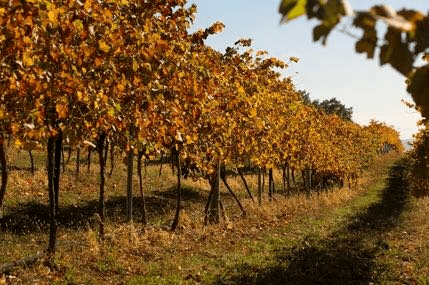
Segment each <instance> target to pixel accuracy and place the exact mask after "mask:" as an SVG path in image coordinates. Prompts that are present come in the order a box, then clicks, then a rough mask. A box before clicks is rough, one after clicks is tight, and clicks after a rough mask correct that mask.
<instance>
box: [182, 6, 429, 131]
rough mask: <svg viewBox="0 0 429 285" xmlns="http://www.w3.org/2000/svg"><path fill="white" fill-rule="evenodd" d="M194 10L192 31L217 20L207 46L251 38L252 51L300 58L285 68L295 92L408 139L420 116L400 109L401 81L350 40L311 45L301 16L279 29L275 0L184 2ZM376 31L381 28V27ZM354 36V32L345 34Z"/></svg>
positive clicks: (334, 36)
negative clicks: (219, 26) (334, 101)
mask: <svg viewBox="0 0 429 285" xmlns="http://www.w3.org/2000/svg"><path fill="white" fill-rule="evenodd" d="M349 1H350V4H351V5H352V7H353V8H354V9H355V10H359V9H365V8H368V7H370V6H372V5H376V4H378V3H387V4H389V5H391V6H392V7H394V8H396V9H398V8H404V7H407V8H414V9H418V10H421V11H424V12H427V11H428V10H429V1H427V0H409V1H398V0H385V1H370V0H366V1H358V0H349ZM189 3H195V4H197V6H198V13H197V19H196V21H195V23H194V28H203V27H204V28H205V27H208V26H210V24H211V23H214V22H216V21H221V22H223V23H224V24H225V26H226V27H225V30H224V31H223V32H222V33H221V34H218V35H215V36H212V37H211V38H210V39H209V40H208V41H207V43H208V44H209V45H211V46H213V47H214V48H216V49H217V50H220V51H224V50H225V48H226V47H227V46H231V45H233V44H234V42H235V41H236V40H237V39H239V38H251V39H253V43H254V45H253V48H254V49H255V50H266V51H268V52H269V54H270V55H272V56H275V57H278V58H281V59H284V60H286V61H287V60H288V59H289V57H290V56H296V57H298V58H300V61H299V62H298V63H296V64H295V63H294V64H291V65H290V67H289V68H288V69H287V70H286V72H285V75H286V76H292V78H293V79H294V82H295V84H296V86H297V88H298V89H305V90H307V91H308V92H310V95H311V98H313V99H328V98H332V97H336V98H338V99H339V100H340V101H342V102H343V103H344V104H345V105H346V106H348V107H353V113H354V114H353V119H354V121H356V122H358V123H360V124H367V123H368V122H369V120H370V119H376V120H378V121H383V122H386V123H387V124H388V125H392V126H394V127H395V128H396V129H397V130H398V131H399V132H400V135H401V138H411V136H412V134H413V133H415V132H417V126H416V122H417V121H418V120H419V118H420V116H419V114H418V113H416V112H415V111H413V110H411V109H409V108H408V107H406V106H405V105H404V104H403V103H402V102H401V99H405V100H408V101H411V97H410V96H409V95H408V93H407V92H406V90H405V88H406V86H405V78H404V77H403V76H402V75H400V74H399V73H398V72H396V71H395V70H393V69H392V68H391V67H390V66H383V67H380V66H379V64H378V60H377V59H376V60H367V59H366V57H365V55H362V54H356V53H355V51H354V43H355V41H356V40H354V39H352V38H350V37H349V36H346V35H344V34H342V33H340V32H338V31H335V32H333V33H331V35H330V36H329V38H328V44H327V46H322V45H321V44H320V43H314V42H313V41H312V28H313V27H314V26H315V24H316V22H309V21H307V20H306V18H304V17H301V18H300V19H297V20H294V21H292V22H290V23H288V24H282V25H279V21H280V18H281V17H280V15H279V14H278V12H277V9H278V5H279V3H280V0H189ZM381 28H382V27H381ZM351 31H352V32H353V33H354V34H357V35H360V32H359V31H358V30H351Z"/></svg>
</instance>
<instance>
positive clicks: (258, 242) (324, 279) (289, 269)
mask: <svg viewBox="0 0 429 285" xmlns="http://www.w3.org/2000/svg"><path fill="white" fill-rule="evenodd" d="M389 166H390V167H389ZM408 167H409V165H408V161H407V160H405V159H401V160H398V161H396V162H395V163H394V164H393V165H388V166H386V165H384V167H381V168H378V169H375V172H374V173H373V174H372V178H373V180H372V182H371V183H372V185H371V187H369V189H368V191H367V192H366V193H365V194H364V195H361V196H358V197H357V198H354V199H352V200H351V201H348V202H346V203H345V204H343V205H342V206H340V207H337V208H330V209H325V210H322V211H319V212H317V213H311V214H309V215H305V214H304V215H298V216H297V217H296V218H293V219H292V220H291V221H290V222H289V223H288V224H287V225H286V226H280V227H273V228H269V229H266V230H265V231H263V232H260V234H259V235H254V236H251V237H249V238H243V239H241V240H240V241H239V242H238V243H236V244H235V246H234V247H231V246H222V245H221V246H217V247H216V246H214V247H212V248H211V249H210V253H207V254H203V253H201V252H200V253H198V252H196V253H195V255H194V256H192V260H193V261H192V262H194V264H193V265H189V264H188V265H187V268H188V269H189V268H191V267H192V266H193V267H192V269H191V270H190V272H191V273H189V274H188V275H186V276H185V277H184V275H183V274H182V275H180V273H177V272H176V273H173V274H172V275H169V276H165V275H163V274H162V273H160V272H156V271H155V272H153V273H154V274H153V275H152V274H150V275H147V276H145V277H135V278H132V279H131V281H130V284H140V283H143V282H154V283H170V282H171V283H204V284H206V283H212V284H371V283H373V284H380V283H383V284H384V283H389V284H417V283H421V284H429V283H425V282H426V281H428V282H429V279H425V276H424V275H422V276H418V274H419V272H418V271H416V272H414V275H413V274H405V275H404V274H403V265H404V263H403V258H402V259H401V258H400V256H399V255H400V252H398V250H397V247H396V246H394V245H393V244H392V240H395V239H396V240H398V237H399V239H401V238H403V233H404V232H405V230H408V231H413V230H412V229H411V228H412V227H413V225H409V224H408V223H407V221H408V219H409V218H410V215H411V216H412V213H413V212H412V211H411V209H412V207H414V206H416V205H417V204H416V203H417V202H416V200H413V198H410V196H409V190H408V183H407V180H406V173H407V171H406V170H407V168H408ZM423 222H424V221H423ZM424 223H425V222H424ZM425 224H426V223H425ZM414 226H415V225H414ZM406 238H407V239H406V240H402V241H400V242H399V243H404V242H408V241H409V240H410V239H412V237H411V236H410V235H409V236H408V237H406ZM421 246H423V245H421ZM426 246H427V245H426ZM205 252H207V250H206V251H205ZM398 254H399V255H398ZM411 255H412V256H413V257H406V258H405V259H410V258H414V259H415V260H420V261H421V260H422V259H425V258H426V256H425V255H424V254H422V252H417V253H411ZM185 260H188V262H187V261H185ZM178 262H179V263H181V264H186V263H189V256H187V257H185V258H184V259H181V260H179V261H178ZM422 268H423V273H420V274H425V271H424V270H426V269H427V267H426V269H425V268H424V266H423V267H422ZM164 273H165V272H164ZM157 274H160V275H157ZM176 274H177V275H176ZM416 274H417V275H416ZM157 279H158V280H159V282H158V281H157Z"/></svg>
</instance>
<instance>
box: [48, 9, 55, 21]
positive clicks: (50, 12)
mask: <svg viewBox="0 0 429 285" xmlns="http://www.w3.org/2000/svg"><path fill="white" fill-rule="evenodd" d="M48 18H49V21H51V22H52V23H55V22H56V21H57V14H56V13H55V11H54V10H51V11H49V12H48Z"/></svg>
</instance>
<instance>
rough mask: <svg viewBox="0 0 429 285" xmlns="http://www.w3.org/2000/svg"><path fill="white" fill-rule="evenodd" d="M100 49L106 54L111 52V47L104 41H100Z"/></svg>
mask: <svg viewBox="0 0 429 285" xmlns="http://www.w3.org/2000/svg"><path fill="white" fill-rule="evenodd" d="M98 47H99V48H100V49H101V50H102V51H104V52H109V50H110V47H109V46H108V45H107V44H106V42H105V41H103V40H99V41H98Z"/></svg>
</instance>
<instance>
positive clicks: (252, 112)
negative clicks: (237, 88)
mask: <svg viewBox="0 0 429 285" xmlns="http://www.w3.org/2000/svg"><path fill="white" fill-rule="evenodd" d="M257 113H258V112H257V111H256V109H255V108H252V109H250V113H249V114H250V117H251V118H253V117H256V114H257Z"/></svg>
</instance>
